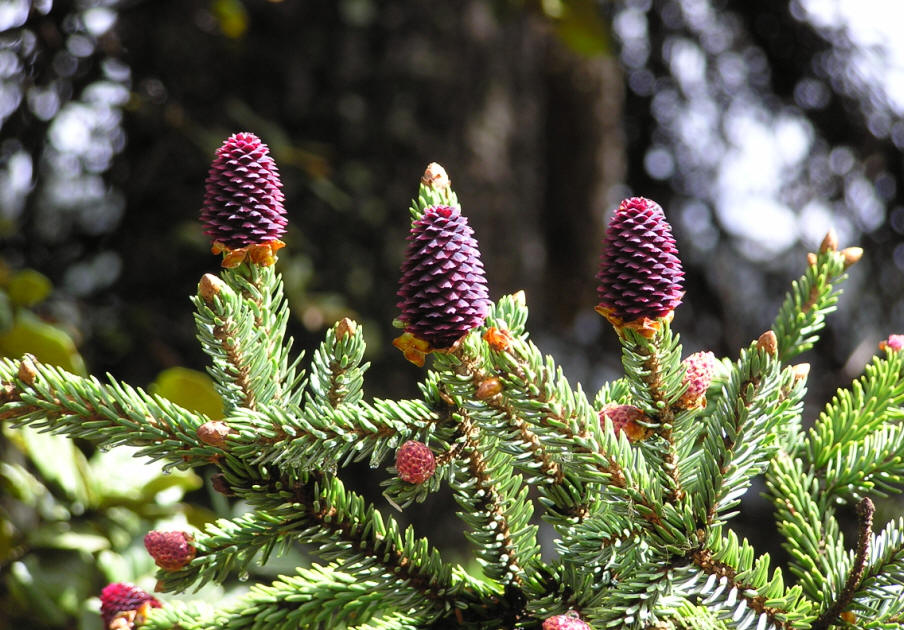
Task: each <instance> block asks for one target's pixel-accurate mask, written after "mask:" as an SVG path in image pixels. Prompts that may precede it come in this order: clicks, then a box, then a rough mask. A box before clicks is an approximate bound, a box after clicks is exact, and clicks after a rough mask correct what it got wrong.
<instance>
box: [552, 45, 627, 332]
mask: <svg viewBox="0 0 904 630" xmlns="http://www.w3.org/2000/svg"><path fill="white" fill-rule="evenodd" d="M545 66H546V67H545V88H546V94H545V100H546V117H545V121H544V122H545V125H544V130H545V140H546V142H545V152H544V159H545V162H546V169H545V184H546V190H545V192H544V198H543V210H542V217H541V223H540V227H541V230H542V235H543V240H544V242H545V244H546V249H547V251H548V252H549V254H548V259H547V261H546V262H547V264H546V265H545V266H544V272H543V293H544V300H543V301H544V302H545V303H546V304H547V305H548V306H549V308H550V309H551V310H550V312H549V317H548V323H549V324H550V325H551V326H552V327H553V328H554V329H562V328H563V327H568V326H570V325H571V323H572V322H573V320H574V318H575V316H576V314H577V313H579V312H581V311H582V310H586V309H588V308H590V307H591V306H592V305H593V304H596V294H595V286H596V285H595V283H594V282H593V281H592V278H593V276H594V275H595V273H596V271H597V269H596V267H597V260H598V257H599V252H600V241H601V239H602V236H603V233H604V219H605V217H606V213H607V211H608V210H609V209H610V208H609V206H611V205H613V202H614V201H615V200H614V198H613V196H614V195H615V196H617V189H618V188H619V186H620V185H621V184H623V182H624V181H625V143H624V136H623V132H622V128H623V126H622V106H623V101H624V87H623V86H624V81H623V76H622V71H621V66H620V64H619V63H618V60H617V59H616V58H614V57H612V56H606V55H595V56H592V57H586V56H582V55H579V54H577V53H575V52H572V51H571V50H569V49H568V48H566V47H565V46H564V45H563V44H562V43H561V42H560V41H558V40H557V39H555V38H551V39H550V40H549V42H548V46H547V55H546V59H545Z"/></svg>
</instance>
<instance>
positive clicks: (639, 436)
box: [599, 403, 650, 442]
mask: <svg viewBox="0 0 904 630" xmlns="http://www.w3.org/2000/svg"><path fill="white" fill-rule="evenodd" d="M607 416H608V417H609V421H610V422H612V428H613V429H615V434H616V435H618V434H619V433H624V434H625V435H626V436H627V437H628V439H629V440H630V441H631V442H638V441H641V440H643V439H644V438H646V437H647V434H648V433H649V429H648V428H647V427H645V426H643V424H641V422H649V421H650V419H649V418H648V417H647V416H646V414H644V412H643V411H641V410H640V409H638V408H637V407H635V406H634V405H617V404H614V403H613V404H609V405H606V406H605V407H603V408H602V409H601V410H600V412H599V419H600V426H605V419H606V417H607Z"/></svg>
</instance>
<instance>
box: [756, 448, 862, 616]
mask: <svg viewBox="0 0 904 630" xmlns="http://www.w3.org/2000/svg"><path fill="white" fill-rule="evenodd" d="M766 486H767V488H768V490H769V494H768V496H769V499H770V500H771V501H772V503H773V505H775V508H776V521H777V523H778V529H779V533H781V534H782V536H783V538H784V540H783V542H782V546H783V547H785V549H786V550H787V551H788V553H789V555H790V556H791V561H790V568H791V572H792V573H794V574H795V575H797V576H798V578H799V580H800V582H799V583H800V585H801V586H802V588H803V589H804V592H805V593H806V594H807V596H808V597H809V598H810V599H812V600H813V601H817V602H826V601H827V599H826V598H827V597H829V596H830V595H831V594H832V593H837V592H840V590H841V589H842V587H843V579H844V577H843V573H844V571H845V569H846V567H847V566H848V565H849V560H848V559H847V555H846V554H845V551H844V549H843V547H842V544H841V540H842V538H841V530H840V527H839V525H838V521H837V520H836V519H835V515H834V511H833V510H831V509H825V508H824V507H823V506H821V505H820V504H819V502H818V501H817V500H816V499H815V498H814V497H815V496H816V495H817V494H818V484H817V482H816V480H815V479H814V478H813V476H812V474H810V473H807V472H805V471H804V467H803V463H802V462H801V461H800V460H798V459H792V458H791V457H790V456H789V455H788V454H787V453H785V452H783V451H779V452H778V453H777V455H776V457H775V458H774V459H773V460H772V462H771V464H770V467H769V470H768V472H767V474H766Z"/></svg>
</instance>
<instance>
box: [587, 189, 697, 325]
mask: <svg viewBox="0 0 904 630" xmlns="http://www.w3.org/2000/svg"><path fill="white" fill-rule="evenodd" d="M596 277H597V279H598V280H599V288H598V290H597V291H598V294H599V299H600V304H599V310H601V311H604V312H605V313H608V315H607V317H608V316H609V315H611V316H614V317H615V318H616V319H617V320H620V321H622V322H632V321H635V320H638V319H641V318H650V319H656V318H660V317H665V316H666V315H668V314H669V313H671V312H672V311H673V310H674V309H675V307H677V306H678V305H679V304H680V303H681V296H682V295H684V292H683V290H682V287H681V282H682V280H683V279H684V271H683V270H682V269H681V261H680V260H679V259H678V248H677V247H675V239H674V238H672V228H671V226H670V225H669V223H668V221H666V219H665V214H664V213H663V212H662V208H661V207H659V204H657V203H656V202H654V201H650V200H649V199H644V198H643V197H633V198H631V199H625V200H624V201H622V202H621V204H619V206H618V210H616V211H615V215H614V216H613V217H612V219H611V220H610V221H609V227H608V228H607V229H606V238H605V240H604V241H603V255H602V258H601V261H600V271H599V274H597V276H596Z"/></svg>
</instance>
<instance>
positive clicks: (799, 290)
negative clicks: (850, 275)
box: [772, 247, 856, 363]
mask: <svg viewBox="0 0 904 630" xmlns="http://www.w3.org/2000/svg"><path fill="white" fill-rule="evenodd" d="M854 253H855V252H853V251H851V250H843V251H841V252H839V251H836V250H835V249H834V248H832V247H826V248H822V249H821V251H820V252H819V254H818V255H811V256H810V257H809V258H808V263H809V264H808V266H807V270H806V272H805V273H804V275H803V276H802V277H801V278H800V279H798V280H795V281H794V282H793V283H792V285H791V290H790V291H789V292H788V293H787V294H786V295H785V299H784V301H783V302H782V305H781V307H780V308H779V312H778V315H777V316H776V318H775V321H774V322H773V324H772V330H773V331H775V335H776V338H777V340H778V359H779V361H781V362H783V363H786V362H788V361H789V360H790V359H792V358H793V357H795V356H797V355H798V354H801V353H802V352H806V351H807V350H809V349H810V348H812V347H813V346H814V344H815V343H816V342H817V341H818V340H819V331H820V330H822V329H823V328H824V327H825V318H826V315H828V314H829V313H831V312H832V311H834V310H835V308H836V305H837V303H838V298H839V297H840V296H841V290H840V289H838V288H837V287H838V285H839V284H841V283H842V282H843V281H844V280H845V278H846V277H847V276H846V270H847V268H848V267H849V266H850V265H852V264H853V263H854V262H856V260H855V259H854V256H853V254H854Z"/></svg>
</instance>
